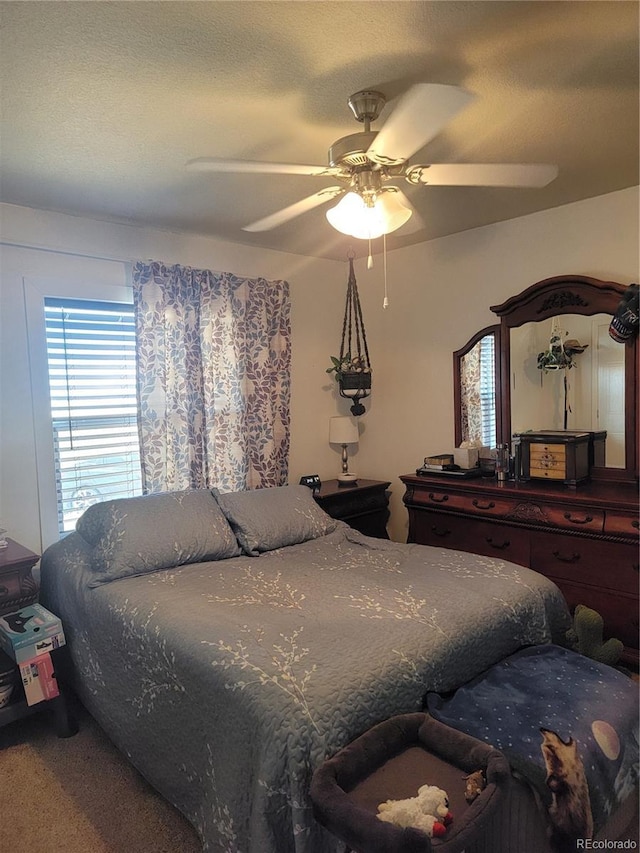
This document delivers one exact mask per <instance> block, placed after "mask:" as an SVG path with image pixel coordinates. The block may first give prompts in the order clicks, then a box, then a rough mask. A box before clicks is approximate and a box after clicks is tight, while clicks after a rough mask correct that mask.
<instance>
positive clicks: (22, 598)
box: [0, 539, 40, 615]
mask: <svg viewBox="0 0 640 853" xmlns="http://www.w3.org/2000/svg"><path fill="white" fill-rule="evenodd" d="M7 542H8V543H9V544H8V545H7V547H6V548H2V549H0V615H2V614H3V613H11V612H12V611H14V610H20V608H21V607H26V605H27V604H33V602H34V601H35V600H36V598H37V597H38V586H37V584H36V582H35V581H34V579H33V577H32V576H31V569H32V568H33V567H34V566H35V564H36V563H37V562H38V560H39V559H40V555H39V554H35V553H34V552H33V551H30V550H29V549H28V548H25V547H24V546H23V545H20V544H19V543H18V542H14V541H13V539H7Z"/></svg>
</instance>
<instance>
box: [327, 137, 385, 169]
mask: <svg viewBox="0 0 640 853" xmlns="http://www.w3.org/2000/svg"><path fill="white" fill-rule="evenodd" d="M377 135H378V133H377V131H375V130H370V131H361V132H360V133H350V134H349V136H343V137H341V138H340V139H336V141H335V142H334V143H333V145H332V146H331V148H329V164H330V165H331V166H336V167H338V168H342V167H348V168H352V167H354V166H370V165H371V160H370V159H369V158H368V157H367V151H368V150H369V147H370V145H371V144H372V142H373V140H374V139H375V138H376V136H377Z"/></svg>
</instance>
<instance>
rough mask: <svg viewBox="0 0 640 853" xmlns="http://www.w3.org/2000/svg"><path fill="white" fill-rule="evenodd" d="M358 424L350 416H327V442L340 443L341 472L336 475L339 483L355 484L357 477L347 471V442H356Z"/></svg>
mask: <svg viewBox="0 0 640 853" xmlns="http://www.w3.org/2000/svg"><path fill="white" fill-rule="evenodd" d="M358 439H359V433H358V424H357V423H356V422H355V421H354V420H352V419H351V418H329V444H340V445H342V474H340V475H339V476H338V482H339V483H340V484H341V485H355V483H356V480H357V477H356V475H355V474H352V473H350V472H349V456H348V453H347V445H348V444H357V443H358Z"/></svg>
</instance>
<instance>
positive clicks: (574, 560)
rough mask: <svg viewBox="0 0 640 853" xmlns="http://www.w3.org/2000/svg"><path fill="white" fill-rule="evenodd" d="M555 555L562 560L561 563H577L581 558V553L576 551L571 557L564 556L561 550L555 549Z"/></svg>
mask: <svg viewBox="0 0 640 853" xmlns="http://www.w3.org/2000/svg"><path fill="white" fill-rule="evenodd" d="M553 556H554V557H555V558H556V560H560V562H561V563H577V562H578V560H579V559H580V554H578V553H576V551H574V552H573V554H572V555H571V556H570V557H563V556H562V554H561V553H560V551H554V552H553Z"/></svg>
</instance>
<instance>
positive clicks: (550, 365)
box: [538, 332, 577, 373]
mask: <svg viewBox="0 0 640 853" xmlns="http://www.w3.org/2000/svg"><path fill="white" fill-rule="evenodd" d="M568 334H569V333H568V332H565V335H568ZM576 366H577V365H576V363H575V361H574V360H573V355H572V353H571V352H570V351H568V350H566V349H565V347H564V345H563V343H562V338H561V336H560V333H559V332H554V333H553V334H552V335H551V338H550V339H549V349H548V350H544V352H539V353H538V370H544V372H545V373H548V371H549V370H571V368H572V367H576Z"/></svg>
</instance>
